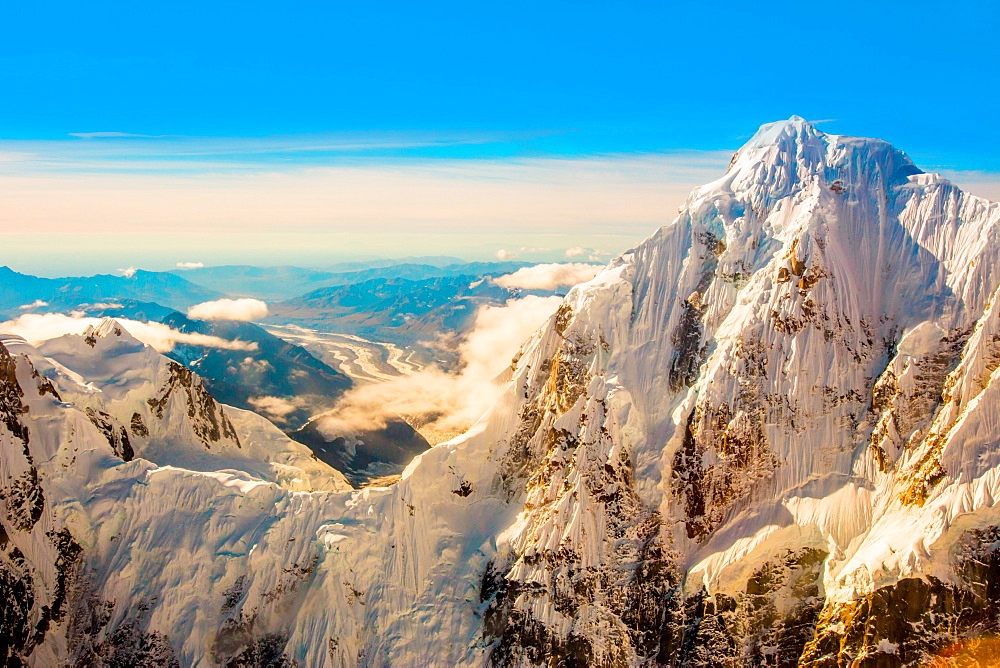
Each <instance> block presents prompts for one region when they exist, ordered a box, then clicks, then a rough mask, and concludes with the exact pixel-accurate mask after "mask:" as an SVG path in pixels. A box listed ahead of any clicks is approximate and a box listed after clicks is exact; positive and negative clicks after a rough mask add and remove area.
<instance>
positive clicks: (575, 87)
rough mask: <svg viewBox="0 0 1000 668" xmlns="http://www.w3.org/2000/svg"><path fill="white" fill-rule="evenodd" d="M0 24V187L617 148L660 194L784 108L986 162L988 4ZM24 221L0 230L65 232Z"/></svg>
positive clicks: (430, 9)
mask: <svg viewBox="0 0 1000 668" xmlns="http://www.w3.org/2000/svg"><path fill="white" fill-rule="evenodd" d="M0 31H2V33H0V73H2V74H0V153H2V154H3V155H4V156H5V157H4V163H5V165H4V166H3V167H2V168H0V173H3V174H5V175H8V176H9V175H12V174H13V175H15V176H21V177H25V176H28V175H33V176H36V177H38V178H42V177H43V176H44V177H45V178H51V179H55V180H56V183H54V185H53V188H54V189H53V191H52V192H53V194H54V195H55V194H58V195H59V197H65V196H66V193H68V192H69V191H70V190H73V192H79V191H80V189H81V188H82V187H83V186H77V185H74V186H73V187H72V188H69V187H68V186H66V179H67V178H68V177H69V176H73V175H75V176H80V177H81V178H82V177H92V176H94V175H101V174H108V173H115V174H116V175H117V178H124V176H123V175H126V176H127V175H130V174H134V175H142V176H143V178H146V179H147V181H146V182H144V184H143V186H142V188H139V187H138V186H136V185H135V184H134V183H128V182H125V181H120V182H118V185H117V186H116V187H117V188H118V190H116V191H115V192H116V193H118V194H119V195H120V193H121V192H124V191H128V192H137V193H141V192H145V191H144V190H143V188H155V187H157V186H156V185H155V184H154V183H152V182H151V181H148V179H152V178H154V177H155V176H156V175H160V176H161V177H162V178H164V179H168V178H174V179H176V178H180V176H178V174H180V175H183V174H191V173H194V172H197V173H200V174H211V175H213V177H215V178H222V177H225V178H240V175H243V176H246V177H248V178H249V177H251V176H254V175H260V174H262V173H265V172H266V173H274V172H275V171H277V172H282V173H291V172H294V171H295V170H307V171H308V170H310V169H315V168H319V167H333V168H337V169H348V168H361V169H366V170H371V169H380V168H384V169H386V170H389V172H393V170H395V171H396V172H397V173H398V171H399V170H400V169H411V170H417V171H419V170H421V169H423V167H424V166H425V165H428V164H432V165H433V169H437V170H439V171H440V170H441V169H443V168H444V166H447V167H448V168H449V169H452V170H459V171H461V170H462V169H466V170H467V171H469V172H474V171H475V170H476V169H479V166H481V165H486V167H487V169H486V172H487V173H489V171H490V170H493V169H497V165H498V164H500V163H505V164H508V165H518V164H525V163H527V164H530V165H533V166H535V167H537V166H538V165H539V164H540V163H539V161H549V162H547V163H546V165H547V166H548V168H551V169H554V168H556V167H558V165H559V164H563V165H566V166H572V167H579V166H580V165H581V164H583V162H585V161H587V160H589V159H591V158H592V157H594V156H597V157H600V158H601V159H605V158H607V156H618V157H623V156H624V158H623V159H625V160H626V163H627V164H626V167H624V168H623V169H620V170H618V169H613V168H612V169H610V174H618V175H621V174H623V173H626V172H628V173H632V174H638V172H635V170H634V169H633V167H634V163H635V160H636V159H637V156H638V157H639V158H641V160H642V159H646V157H647V156H649V155H654V156H657V157H662V158H663V160H666V161H667V162H669V163H670V165H671V167H670V168H669V169H667V174H666V175H667V176H669V178H670V179H672V182H671V184H666V185H665V186H664V188H667V189H668V190H669V189H670V188H672V187H674V186H676V187H677V188H681V187H684V188H686V187H688V186H689V185H691V184H694V183H699V182H700V180H699V179H700V178H701V176H702V173H701V170H702V168H703V167H705V165H706V164H707V163H709V162H711V160H712V159H714V158H716V157H718V155H717V154H718V152H725V151H729V150H733V149H735V148H737V147H738V146H739V145H740V144H741V143H742V141H743V140H744V139H745V138H746V137H748V136H749V135H750V134H752V133H753V131H754V130H755V129H756V128H757V126H759V125H760V124H761V123H764V122H768V121H772V120H776V119H781V118H787V117H788V116H790V115H792V114H798V115H801V116H804V117H806V118H810V119H814V120H819V119H830V120H829V121H828V122H827V123H825V124H824V125H823V128H824V129H826V130H828V131H830V132H836V133H843V134H858V135H865V136H878V137H881V138H884V139H887V140H889V141H891V142H893V143H895V144H896V145H897V146H899V147H901V148H903V149H904V150H906V151H907V152H908V153H910V155H911V156H912V157H913V158H914V160H915V161H916V162H917V163H918V164H920V165H921V166H923V167H925V168H928V169H943V170H959V171H962V172H966V173H969V174H971V175H972V176H970V177H969V178H970V179H979V180H985V181H990V180H993V175H995V173H996V172H998V171H1000V164H998V156H1000V131H998V130H997V112H996V109H997V108H998V107H1000V99H998V98H1000V92H998V87H997V85H996V83H997V81H1000V77H998V74H1000V72H998V69H1000V58H998V57H997V56H996V54H995V48H994V44H995V37H996V34H997V33H998V31H1000V9H998V5H997V3H996V2H967V3H961V4H956V5H952V6H946V5H944V4H943V3H937V2H936V3H930V2H909V3H906V4H901V3H887V2H875V3H870V2H868V3H863V2H838V3H809V4H805V3H797V4H792V3H767V2H764V3H736V2H716V3H711V4H708V3H695V2H659V3H651V2H536V3H522V2H509V3H503V4H483V3H468V2H464V3H444V2H432V3H413V2H408V3H392V2H355V3H344V2H323V3H320V2H308V3H306V2H283V3H263V2H208V1H202V2H198V3H193V2H172V3H136V2H129V3H117V2H105V3H80V2H73V3H68V2H39V3H4V4H3V5H2V6H0ZM87 133H121V134H135V135H147V136H146V137H121V136H110V137H109V136H103V137H102V136H94V135H87ZM81 134H82V135H85V136H79V135H81ZM684 156H688V157H690V158H691V169H690V170H688V172H686V173H685V172H684V170H683V168H682V165H681V163H682V162H683V160H684ZM566 158H569V159H570V160H569V161H568V162H567V161H566V160H565V159H566ZM641 160H640V162H641ZM678 161H680V162H678ZM463 165H464V167H463ZM588 169H589V167H588ZM650 169H652V171H648V172H642V174H641V176H637V178H639V179H640V181H642V182H643V183H646V180H647V179H648V178H650V175H652V174H656V173H659V171H658V170H659V167H654V168H650ZM629 170H632V171H629ZM671 170H674V171H671ZM977 172H982V173H985V174H978V175H976V174H975V173H977ZM484 178H493V177H489V176H487V177H484ZM531 178H534V176H532V177H531ZM594 178H597V176H595V177H594ZM515 180H516V179H515ZM564 180H572V174H571V172H567V175H566V176H565V178H564ZM87 183H91V184H92V183H93V181H88V182H87ZM163 183H164V185H163V186H162V187H163V188H168V187H174V186H176V183H174V186H171V185H170V183H172V182H169V181H164V182H163ZM23 185H24V184H23V183H21V182H14V183H13V185H11V184H9V183H8V185H7V186H5V189H8V190H9V188H20V187H22V186H23ZM99 185H100V186H101V187H110V186H107V184H106V182H104V181H102V182H100V184H99ZM633 185H634V184H633ZM646 185H648V183H647V184H646ZM631 187H632V186H631V185H630V186H629V188H631ZM31 188H37V189H40V190H39V192H41V191H42V190H44V184H39V183H35V182H32V184H31ZM629 188H625V189H624V190H623V193H625V194H624V195H623V196H628V193H630V192H631V190H629ZM130 189H132V190H130ZM97 190H100V188H98V189H97ZM39 196H40V197H41V195H39ZM509 196H516V194H515V193H514V192H513V191H511V193H509ZM570 196H571V195H570V194H568V193H567V194H566V197H567V198H569V197H570ZM608 196H609V197H614V196H615V194H614V193H609V194H608ZM562 201H563V200H561V199H559V198H556V199H555V200H553V201H552V207H553V209H557V208H558V207H559V206H561V202H562ZM29 204H30V203H29ZM440 205H441V206H442V207H447V206H449V201H448V200H447V197H445V198H444V199H443V200H442V201H441V202H440ZM673 205H674V201H673V200H670V198H669V197H667V196H666V195H664V211H663V214H662V216H661V217H660V218H662V220H661V219H655V218H656V216H653V215H647V216H646V217H645V218H643V217H641V216H640V217H638V218H634V219H629V220H627V221H624V224H625V226H626V227H628V226H629V225H633V224H634V225H633V226H638V227H642V226H643V225H646V224H647V223H648V226H649V228H650V229H648V231H652V229H654V228H655V225H657V224H662V223H663V222H666V221H667V220H669V218H670V215H671V213H672V212H671V207H673ZM95 206H96V205H95ZM612 209H613V207H612V206H611V205H610V204H609V210H612ZM334 218H336V217H335V216H334V217H333V218H331V225H332V226H334V227H335V224H334ZM403 218H406V216H403ZM237 219H238V216H237V217H236V218H233V220H237ZM646 219H648V220H646ZM25 220H29V221H31V220H33V221H35V222H25V223H21V224H18V223H17V222H16V221H11V220H10V219H3V221H2V222H0V225H3V227H2V228H0V232H4V233H8V234H12V233H17V234H20V235H22V236H23V237H24V238H25V239H28V238H29V237H31V236H32V235H33V236H35V237H38V238H41V235H45V234H47V233H52V234H62V235H64V234H65V231H59V230H56V229H54V228H53V229H50V228H49V227H47V225H48V223H47V222H45V221H47V220H49V219H48V218H46V216H42V215H39V216H37V217H34V218H33V217H32V216H30V215H29V216H28V217H27V218H26V219H25ZM183 222H184V221H182V220H181V221H178V224H179V225H182V224H183ZM86 224H87V223H86V221H81V222H80V224H79V226H80V227H81V228H82V227H83V226H85V225H86ZM475 224H476V223H475V221H472V222H471V223H470V225H473V226H475ZM546 224H547V223H546V221H545V220H540V221H538V225H539V226H540V227H539V228H538V230H542V231H545V230H544V229H543V228H545V226H546ZM614 224H615V221H614V220H610V219H608V220H605V221H604V227H605V228H606V227H609V226H614ZM164 225H165V223H164ZM12 226H16V228H17V229H14V228H13V227H12ZM147 227H148V226H147V225H146V222H145V219H143V218H142V217H141V216H139V217H137V218H136V220H135V221H134V224H133V225H132V227H131V228H129V232H130V233H134V234H139V233H147V232H148V233H150V234H153V233H160V234H164V235H168V236H169V230H165V229H160V228H156V229H147ZM154 227H155V226H154ZM546 229H547V228H546ZM601 229H604V228H601ZM538 230H536V232H538ZM553 230H554V231H557V232H558V233H560V234H561V233H564V232H565V227H559V226H558V225H555V226H554V227H553ZM595 230H596V228H595ZM595 230H590V229H589V228H588V229H587V230H584V232H594V233H599V232H595ZM331 231H338V230H332V228H331ZM339 231H343V230H339ZM495 231H496V230H492V228H491V229H489V230H486V229H485V228H484V238H485V237H486V236H489V234H492V233H493V232H495ZM605 231H606V230H605ZM214 232H217V233H219V234H224V233H225V230H223V229H221V228H220V229H219V230H215V231H214ZM108 233H109V234H115V233H116V231H115V230H111V231H110V232H108ZM386 233H387V234H390V233H392V232H391V231H387V232H386ZM633 233H636V230H633V229H632V228H631V227H628V231H627V233H626V235H625V236H629V235H632V234H633ZM644 234H645V233H643V234H641V235H640V237H639V238H641V236H644ZM24 235H27V236H24ZM585 236H586V235H585ZM591 236H592V235H591ZM19 238H20V237H19ZM491 238H492V237H491ZM629 238H630V239H631V237H629ZM638 240H639V239H638V238H637V239H633V240H632V241H630V242H626V241H624V240H623V241H622V242H621V243H620V244H619V246H627V245H629V244H630V243H634V241H638ZM509 241H510V244H516V243H517V239H514V238H513V237H512V238H511V239H510V240H509ZM143 243H145V242H144V241H143V240H141V239H136V240H135V243H134V244H133V246H132V247H131V249H128V248H125V247H124V246H123V244H124V242H118V244H117V246H116V248H118V249H120V250H121V251H122V256H125V255H127V254H128V252H129V251H130V250H131V251H135V250H139V249H140V248H141V247H142V244H143ZM463 243H466V244H468V243H472V242H471V241H466V242H463ZM496 243H500V242H496ZM588 243H590V245H594V244H595V243H596V242H595V241H594V240H593V239H589V240H588ZM24 244H26V245H22V246H17V248H19V249H22V250H24V251H25V252H27V251H28V250H30V242H29V241H25V242H24ZM389 245H390V246H391V244H389ZM491 245H495V243H494V242H493V241H489V242H485V241H484V243H483V248H484V249H485V248H486V247H487V246H491ZM508 245H509V244H508ZM529 245H530V243H529ZM571 245H579V244H571ZM376 246H377V244H376ZM341 250H343V251H344V252H345V253H346V254H350V253H349V252H348V251H349V250H350V249H341ZM618 250H620V248H618ZM428 251H430V249H428ZM178 252H180V251H179V250H178ZM378 252H390V251H388V250H385V249H383V248H382V247H381V246H378ZM449 252H455V250H454V249H451V250H450V251H449ZM476 252H477V253H478V252H480V250H479V249H478V247H477V250H476ZM482 252H486V250H482ZM23 257H24V258H25V261H27V258H28V257H29V255H24V256H23ZM31 258H35V256H34V255H33V256H31ZM14 259H15V260H16V259H17V258H14ZM3 260H4V258H0V262H3ZM31 261H35V260H34V259H32V260H31ZM106 261H107V262H112V261H120V258H119V257H115V258H110V257H109V258H107V260H106ZM163 261H164V262H166V261H167V258H164V260H163ZM15 264H16V262H15Z"/></svg>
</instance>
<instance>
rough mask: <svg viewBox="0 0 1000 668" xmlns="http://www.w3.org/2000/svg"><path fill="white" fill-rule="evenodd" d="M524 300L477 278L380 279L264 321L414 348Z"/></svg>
mask: <svg viewBox="0 0 1000 668" xmlns="http://www.w3.org/2000/svg"><path fill="white" fill-rule="evenodd" d="M525 294H529V293H526V292H525V291H522V290H510V289H507V288H502V287H500V286H498V285H497V284H495V283H493V282H492V281H489V280H484V279H483V277H482V276H477V275H460V276H438V277H434V278H427V279H422V280H410V279H405V278H389V279H386V278H378V279H371V280H368V281H364V282H361V283H355V284H352V285H344V286H339V287H333V288H323V289H320V290H314V291H312V292H309V293H307V294H305V295H302V296H301V297H296V298H294V299H289V300H287V301H284V302H279V303H277V304H272V305H271V315H270V316H269V317H268V318H267V320H268V322H272V323H276V324H295V325H299V326H300V327H308V328H312V329H317V330H320V331H331V332H340V333H347V334H355V335H357V336H361V337H364V338H372V339H376V340H383V341H391V342H393V343H400V344H403V345H414V344H416V343H417V342H421V341H432V340H435V339H437V338H439V337H440V336H441V335H442V334H450V333H460V332H462V331H464V330H465V329H466V328H467V326H468V325H470V324H471V322H472V320H473V318H474V316H475V314H476V310H477V309H478V308H479V307H480V306H483V305H487V304H491V305H496V304H503V303H505V302H506V301H507V300H508V299H511V298H514V297H518V296H524V295H525ZM530 294H551V293H540V292H531V293H530Z"/></svg>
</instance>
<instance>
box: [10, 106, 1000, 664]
mask: <svg viewBox="0 0 1000 668" xmlns="http://www.w3.org/2000/svg"><path fill="white" fill-rule="evenodd" d="M998 227H1000V205H998V204H996V203H992V202H989V201H987V200H984V199H982V198H979V197H975V196H972V195H969V194H967V193H964V192H962V190H961V189H959V188H958V187H956V186H955V185H954V184H952V183H950V182H948V181H947V180H945V179H943V178H941V177H940V176H937V175H934V174H926V173H923V172H921V170H920V169H919V168H917V167H916V166H915V165H914V164H913V162H912V161H911V160H910V159H909V158H908V157H907V156H906V155H905V154H904V153H903V152H901V151H899V150H897V149H896V148H894V147H893V146H891V145H890V144H888V143H886V142H883V141H879V140H875V139H864V138H855V137H845V136H837V135H829V134H825V133H823V132H821V131H820V130H818V129H817V128H816V127H815V126H814V125H812V124H810V123H809V122H807V121H804V120H803V119H801V118H798V117H793V118H791V119H790V120H788V121H782V122H778V123H772V124H768V125H765V126H763V127H762V128H760V130H758V132H757V133H756V134H755V135H754V136H753V137H752V138H751V139H750V140H749V141H748V142H747V143H746V144H745V145H744V146H743V147H742V148H741V149H740V150H739V151H738V152H737V153H736V154H735V155H734V157H733V161H732V163H731V165H730V167H729V170H728V171H727V172H726V173H725V174H723V175H720V177H719V178H718V179H717V180H715V181H713V182H712V183H709V184H707V185H705V186H702V187H700V188H698V189H696V190H695V191H694V192H692V194H691V195H690V197H689V198H688V201H687V204H686V205H685V207H684V208H683V209H682V210H681V212H680V214H679V215H678V217H677V218H676V219H675V220H674V221H673V222H672V223H671V224H669V225H667V226H665V227H663V228H661V229H660V230H659V231H657V232H656V233H655V234H653V236H651V237H650V238H649V239H647V240H646V241H644V242H642V243H641V244H639V245H638V246H637V247H636V248H634V249H632V250H631V251H629V252H626V253H624V254H623V255H621V256H620V257H618V258H616V259H615V260H613V261H612V262H611V263H610V264H609V265H608V267H607V268H606V269H605V270H604V271H603V272H601V273H600V274H599V275H598V276H597V277H596V278H594V279H593V280H591V281H589V282H587V283H583V284H581V285H578V286H576V287H574V288H573V289H572V290H570V292H569V294H568V295H567V296H566V298H565V299H564V301H563V303H562V305H561V307H560V308H559V309H558V311H557V312H556V313H555V314H554V315H553V316H552V317H550V318H549V320H548V321H547V323H546V324H545V326H544V327H543V328H542V329H541V330H539V331H538V332H537V333H536V334H535V335H534V336H533V337H532V338H531V339H530V340H528V341H526V342H525V343H524V345H523V346H522V347H521V352H520V353H519V354H518V355H517V357H516V358H515V359H514V360H512V362H511V367H510V372H509V375H508V376H506V378H507V386H506V391H505V393H504V394H503V396H502V397H501V399H500V400H499V401H498V402H497V403H496V404H495V405H494V406H493V407H492V408H491V409H490V410H489V411H488V412H487V413H486V414H485V415H484V416H483V417H482V418H481V419H480V420H479V422H477V423H476V425H475V426H474V427H473V428H472V429H470V430H469V431H468V432H467V433H466V434H464V435H462V436H459V437H457V438H455V439H453V440H452V441H449V442H446V443H443V444H440V445H438V446H435V447H433V448H431V449H429V450H427V451H426V452H424V453H423V454H421V455H420V456H418V457H416V458H415V459H414V460H413V462H411V463H410V464H409V465H408V466H407V467H406V470H405V471H404V472H403V475H402V478H401V479H400V480H399V482H397V483H395V484H393V485H386V486H381V487H368V488H365V489H362V490H352V489H350V488H349V486H348V485H347V482H346V480H345V479H344V477H343V476H342V475H340V474H339V473H338V472H336V471H335V470H334V469H332V468H331V467H328V466H326V465H325V464H323V463H322V462H316V461H315V460H314V459H312V458H308V457H303V456H302V450H299V449H298V447H296V444H294V442H290V441H288V440H287V439H286V437H285V436H284V435H283V434H281V433H280V432H278V431H277V430H276V429H273V428H272V426H271V425H270V423H267V422H266V421H264V420H261V419H259V418H256V416H254V415H253V414H250V413H246V412H242V411H237V410H236V409H230V408H227V407H225V406H224V405H222V404H219V403H218V402H216V401H215V400H214V399H213V398H212V397H211V395H210V394H209V393H208V392H207V391H206V390H205V387H204V384H203V383H202V382H201V381H200V379H198V377H197V375H196V374H195V373H193V372H191V371H189V370H188V369H187V367H184V366H183V365H180V364H177V363H176V362H173V361H171V360H167V359H166V358H163V357H160V356H158V355H157V354H156V353H155V352H153V351H151V350H150V349H148V348H146V347H143V346H142V345H141V344H138V343H137V342H136V341H135V340H134V339H132V338H131V337H130V336H129V335H128V332H127V331H123V330H122V328H121V327H120V326H119V325H118V324H117V323H115V322H114V321H113V320H107V321H105V323H103V324H102V325H101V326H100V327H99V328H98V329H97V330H95V331H92V332H89V333H87V334H86V335H84V336H76V337H72V336H70V337H62V338H60V339H54V340H51V341H49V342H46V343H44V344H41V345H39V346H38V347H37V348H35V347H32V346H30V345H28V344H26V343H25V342H23V341H19V340H17V339H15V338H10V337H8V338H6V339H4V341H3V343H2V347H0V424H2V425H3V426H0V453H2V456H0V483H2V484H3V485H4V490H5V492H4V494H3V495H2V499H3V506H4V511H5V512H4V514H3V516H2V517H0V524H2V526H3V534H2V541H0V591H2V592H3V594H4V597H5V599H6V600H8V601H15V602H16V604H15V605H9V606H7V609H6V610H5V611H4V617H3V618H2V620H0V647H3V648H5V651H6V653H7V655H6V657H5V658H6V660H7V661H8V662H9V663H15V664H16V663H19V662H26V663H30V664H33V665H54V664H58V663H64V662H65V663H78V664H83V665H86V664H100V663H105V664H111V665H179V664H180V665H195V664H203V665H215V664H219V665H228V666H245V665H273V666H278V665H285V666H291V665H296V664H297V665H310V666H313V665H315V666H320V665H326V666H353V665H370V666H382V665H399V666H427V665H491V666H540V665H550V666H552V665H556V666H579V665H588V666H632V665H650V666H652V665H670V666H746V665H761V666H764V665H776V666H783V665H796V664H797V665H800V666H816V667H819V666H824V667H825V666H917V665H927V664H929V663H930V662H932V661H937V660H940V661H951V660H952V659H949V658H948V657H952V658H954V657H955V656H956V655H957V654H958V653H960V652H963V651H965V652H975V651H978V652H980V656H981V657H987V656H988V653H989V652H990V651H995V647H994V648H993V649H991V647H992V645H991V644H990V642H991V640H990V638H991V635H993V634H995V633H997V631H998V630H1000V603H998V598H997V596H996V593H997V591H998V587H1000V519H998V516H997V512H996V507H995V499H997V498H1000V449H998V447H997V445H998V439H1000V425H998V422H997V419H998V418H997V416H998V415H1000V384H998V381H997V377H998V375H1000V372H998V371H997V369H998V368H1000V305H998V303H997V299H996V295H997V291H998V289H1000V257H998V255H1000V241H998V231H1000V230H998ZM126 440H127V441H128V447H126ZM984 660H985V659H984ZM955 661H958V659H955ZM952 663H954V661H953V662H952ZM944 665H948V664H947V663H946V664H944ZM955 665H957V664H955ZM968 665H973V664H968Z"/></svg>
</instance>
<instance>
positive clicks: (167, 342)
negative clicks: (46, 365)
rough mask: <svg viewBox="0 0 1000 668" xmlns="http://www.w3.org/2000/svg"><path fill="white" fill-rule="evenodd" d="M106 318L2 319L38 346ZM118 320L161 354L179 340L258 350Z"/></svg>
mask: <svg viewBox="0 0 1000 668" xmlns="http://www.w3.org/2000/svg"><path fill="white" fill-rule="evenodd" d="M102 320H103V318H87V317H83V316H82V314H81V313H80V312H76V314H74V315H65V314H63V313H46V314H38V313H26V314H25V315H22V316H20V317H18V318H16V319H14V320H8V321H6V322H0V332H7V333H10V334H16V335H17V336H20V337H21V338H23V339H24V340H26V341H27V342H28V343H30V344H32V345H36V344H39V343H41V342H42V341H48V340H49V339H54V338H56V337H59V336H63V335H65V334H83V333H84V332H85V331H86V330H87V327H89V326H93V327H97V326H98V325H100V324H101V321H102ZM116 321H117V322H118V323H119V324H120V325H121V326H122V327H124V328H125V330H126V331H128V332H129V333H130V334H131V335H132V336H134V337H135V338H137V339H138V340H140V341H142V342H143V343H145V344H147V345H149V346H152V347H153V348H155V349H156V350H157V352H161V353H168V352H170V351H171V350H173V349H174V346H175V345H177V344H178V343H186V344H189V345H193V346H204V347H206V348H222V349H224V350H257V344H256V343H254V342H246V341H227V340H226V339H223V338H220V337H218V336H209V335H207V334H198V333H195V332H181V331H179V330H176V329H173V328H171V327H168V326H167V325H164V324H163V323H159V322H139V321H138V320H128V319H126V318H117V319H116Z"/></svg>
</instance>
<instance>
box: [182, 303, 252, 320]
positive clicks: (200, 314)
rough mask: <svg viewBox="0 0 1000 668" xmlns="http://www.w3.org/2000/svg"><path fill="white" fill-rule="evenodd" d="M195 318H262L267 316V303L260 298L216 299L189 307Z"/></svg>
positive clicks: (190, 313) (189, 314)
mask: <svg viewBox="0 0 1000 668" xmlns="http://www.w3.org/2000/svg"><path fill="white" fill-rule="evenodd" d="M187 314H188V317H189V318H194V319H195V320H245V321H250V320H260V319H261V318H264V317H266V316H267V304H265V303H264V302H262V301H261V300H259V299H216V300H215V301H211V302H202V303H200V304H195V305H194V306H192V307H191V308H189V309H188V312H187Z"/></svg>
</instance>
